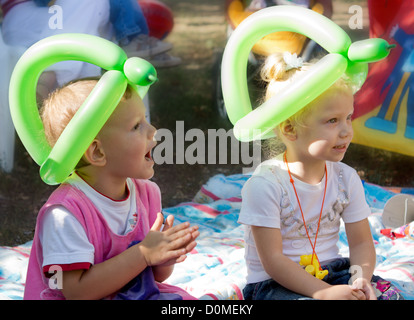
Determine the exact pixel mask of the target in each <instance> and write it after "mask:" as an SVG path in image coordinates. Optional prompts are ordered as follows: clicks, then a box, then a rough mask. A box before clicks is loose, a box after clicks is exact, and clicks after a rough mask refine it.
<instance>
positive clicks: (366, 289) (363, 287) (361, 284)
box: [351, 278, 377, 300]
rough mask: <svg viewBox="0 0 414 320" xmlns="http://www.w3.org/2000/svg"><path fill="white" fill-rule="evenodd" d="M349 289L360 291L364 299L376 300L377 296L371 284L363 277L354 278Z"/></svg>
mask: <svg viewBox="0 0 414 320" xmlns="http://www.w3.org/2000/svg"><path fill="white" fill-rule="evenodd" d="M351 289H353V290H354V291H357V290H359V291H361V292H363V293H364V295H365V297H366V300H377V297H376V295H375V291H374V288H373V287H372V286H371V284H370V283H369V282H368V281H367V280H366V279H364V278H358V279H356V280H355V281H354V282H353V283H352V285H351Z"/></svg>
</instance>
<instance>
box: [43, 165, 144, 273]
mask: <svg viewBox="0 0 414 320" xmlns="http://www.w3.org/2000/svg"><path fill="white" fill-rule="evenodd" d="M66 182H67V183H70V184H71V185H72V186H74V187H76V188H78V189H79V190H80V191H82V192H83V193H85V194H86V196H87V197H88V198H89V199H90V200H91V201H92V203H93V204H94V205H95V206H96V208H97V209H98V210H99V212H100V213H101V214H102V216H103V217H104V218H105V220H106V222H107V223H108V226H109V227H110V228H111V230H112V231H113V232H114V233H116V234H119V235H124V234H126V233H128V232H129V231H131V230H132V228H133V227H134V226H135V224H136V222H137V221H136V218H137V216H138V215H137V213H138V212H137V205H136V193H135V184H134V182H133V181H132V180H130V179H127V187H128V190H129V195H128V196H127V198H126V199H123V200H119V201H118V200H113V199H110V198H108V197H106V196H104V195H103V194H101V193H99V192H98V191H96V190H95V189H93V188H92V187H91V186H90V185H88V184H87V183H86V182H85V181H84V180H83V179H82V178H80V177H79V176H78V175H77V174H76V173H74V174H73V175H72V176H71V177H69V178H68V179H67V180H66ZM39 239H40V241H41V243H42V247H43V257H44V258H43V267H44V266H49V265H53V264H57V265H65V264H72V263H79V262H82V263H91V264H93V263H94V251H95V249H94V247H93V245H92V244H91V243H90V242H89V240H88V237H87V236H86V232H85V230H84V229H83V227H82V225H81V224H80V222H79V221H78V220H77V219H76V218H75V217H74V216H73V215H72V214H71V213H70V212H69V211H68V210H67V209H66V208H65V207H63V206H52V207H50V208H49V209H48V210H47V211H46V212H45V216H44V219H43V225H42V227H41V228H40V229H39Z"/></svg>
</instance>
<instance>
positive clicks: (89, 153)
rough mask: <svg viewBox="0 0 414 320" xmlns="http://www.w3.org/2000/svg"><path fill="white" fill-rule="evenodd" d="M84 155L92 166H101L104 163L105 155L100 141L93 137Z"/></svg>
mask: <svg viewBox="0 0 414 320" xmlns="http://www.w3.org/2000/svg"><path fill="white" fill-rule="evenodd" d="M84 156H85V158H86V160H87V161H88V162H89V163H90V164H91V165H94V166H97V167H103V166H104V165H105V164H106V156H105V152H104V150H103V147H102V143H101V141H99V140H98V139H95V140H93V141H92V143H91V144H90V145H89V147H88V149H86V151H85V153H84Z"/></svg>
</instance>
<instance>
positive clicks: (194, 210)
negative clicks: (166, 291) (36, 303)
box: [0, 174, 414, 300]
mask: <svg viewBox="0 0 414 320" xmlns="http://www.w3.org/2000/svg"><path fill="white" fill-rule="evenodd" d="M248 178H249V176H248V175H242V174H240V175H231V176H224V175H216V176H213V177H211V178H210V179H209V180H208V181H207V183H206V184H205V185H203V186H202V188H201V189H200V190H199V191H198V193H197V194H196V196H195V197H194V199H193V200H192V201H191V202H187V203H181V204H179V205H177V206H175V207H171V208H166V209H164V212H165V213H166V214H173V215H174V216H175V219H176V221H177V222H181V221H190V222H191V224H197V225H198V226H199V228H200V237H199V238H198V245H197V247H196V248H195V249H194V250H193V251H192V252H191V253H190V254H188V257H187V259H186V260H185V261H184V262H183V263H180V264H177V265H176V267H175V270H174V273H173V274H172V276H171V277H170V278H169V279H168V280H167V282H168V283H170V284H173V285H177V286H179V287H181V288H183V289H185V290H187V291H188V292H190V293H191V294H192V295H194V296H196V297H198V298H200V299H204V300H222V299H233V300H238V299H243V295H242V290H243V287H244V286H245V284H246V280H245V278H246V266H245V262H244V241H243V227H242V226H241V225H239V224H238V223H237V218H238V214H239V212H240V205H241V197H240V192H241V188H242V187H243V184H244V183H245V182H246V180H247V179H248ZM364 188H365V194H366V199H367V201H368V203H369V205H370V207H371V210H372V215H371V216H370V217H369V221H370V225H371V230H372V233H373V238H374V242H375V246H376V252H377V266H376V270H375V274H377V275H379V276H381V277H382V278H384V279H386V280H389V281H391V282H393V283H394V284H395V285H396V286H397V288H398V289H399V290H400V291H401V293H402V294H403V296H404V297H405V299H410V300H413V299H414V240H413V239H412V238H410V237H395V238H393V239H392V238H390V237H389V236H385V235H383V234H382V233H381V230H383V229H384V225H383V224H382V221H381V213H382V209H383V208H384V205H385V203H386V201H387V200H388V199H389V198H391V197H392V196H393V195H395V192H412V190H397V191H395V190H394V191H391V190H388V189H385V188H382V187H380V186H376V185H372V184H368V183H365V184H364ZM338 246H339V249H340V251H341V253H342V254H344V255H346V254H347V241H346V236H345V230H344V228H343V226H342V227H341V231H340V240H339V242H338ZM30 247H31V242H28V243H26V244H23V245H21V246H17V247H0V299H13V300H18V299H22V297H23V291H24V283H25V278H26V270H27V262H28V257H29V254H30Z"/></svg>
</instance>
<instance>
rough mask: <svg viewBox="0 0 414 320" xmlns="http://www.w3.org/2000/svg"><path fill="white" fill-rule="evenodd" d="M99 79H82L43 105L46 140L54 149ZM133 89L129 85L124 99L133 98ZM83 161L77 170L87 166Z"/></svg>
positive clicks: (52, 96)
mask: <svg viewBox="0 0 414 320" xmlns="http://www.w3.org/2000/svg"><path fill="white" fill-rule="evenodd" d="M98 80H99V78H87V79H80V80H76V81H73V82H70V83H68V84H67V85H65V86H63V87H61V88H58V89H56V90H55V91H54V92H52V93H51V94H50V95H49V96H48V97H47V98H46V99H45V100H44V101H43V104H42V107H41V109H40V117H41V119H42V122H43V127H44V130H45V136H46V140H47V142H48V143H49V145H50V146H51V147H53V146H54V145H55V144H56V142H57V140H58V139H59V137H60V135H61V134H62V132H63V130H64V129H65V128H66V126H67V125H68V124H69V122H70V120H71V119H72V118H73V116H74V115H75V113H76V112H77V111H78V110H79V108H80V107H81V106H82V104H83V103H84V101H85V100H86V98H87V97H88V96H89V94H90V93H91V92H92V90H93V88H95V86H96V84H97V83H98ZM131 95H132V93H131V87H130V86H129V85H128V86H127V89H126V91H125V94H124V96H123V98H122V99H121V101H122V100H124V99H129V98H130V97H131ZM86 164H87V163H86V162H85V160H83V159H81V160H80V162H79V163H78V165H77V167H76V168H79V167H81V166H84V165H86Z"/></svg>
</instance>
